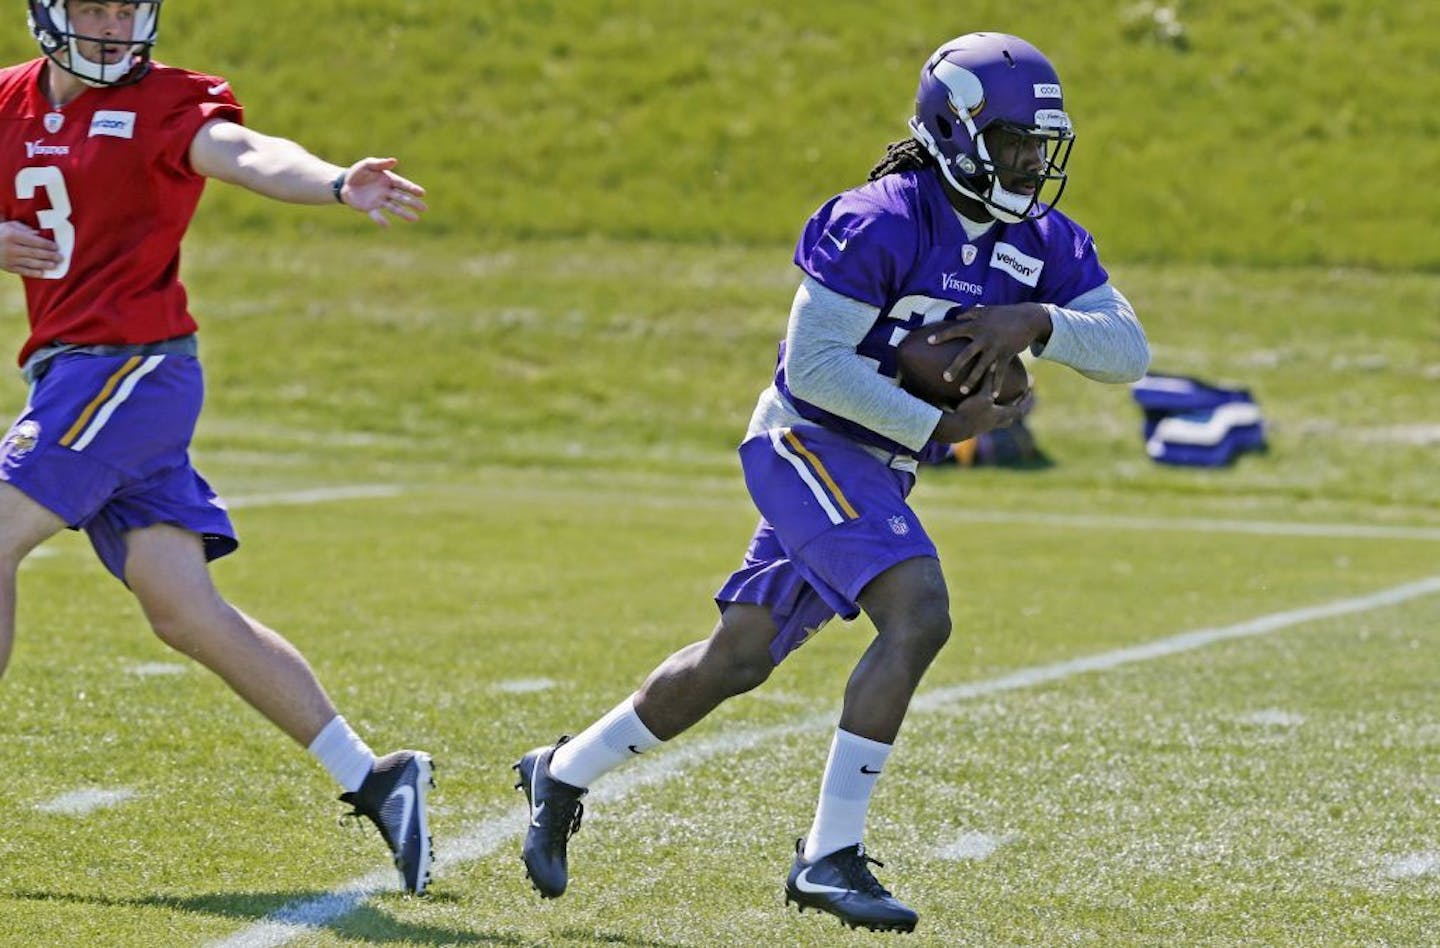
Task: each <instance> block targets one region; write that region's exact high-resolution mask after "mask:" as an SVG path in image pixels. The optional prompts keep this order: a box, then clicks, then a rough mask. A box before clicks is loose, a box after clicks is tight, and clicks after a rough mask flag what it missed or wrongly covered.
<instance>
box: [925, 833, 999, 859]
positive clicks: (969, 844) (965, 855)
mask: <svg viewBox="0 0 1440 948" xmlns="http://www.w3.org/2000/svg"><path fill="white" fill-rule="evenodd" d="M1015 838H1016V837H1015V834H1014V833H1005V834H1002V835H1000V836H995V835H993V834H991V833H977V832H975V831H973V830H971V831H969V832H965V833H961V834H960V838H959V839H956V840H954V841H953V842H949V843H946V844H945V845H943V846H940V847H938V848H937V849H936V850H935V854H936V855H937V856H939V857H940V858H941V859H957V860H972V861H976V862H978V861H979V860H981V859H989V858H990V857H991V856H993V855H995V850H997V849H999V848H1000V847H1001V846H1004V845H1005V844H1006V843H1011V842H1014V841H1015Z"/></svg>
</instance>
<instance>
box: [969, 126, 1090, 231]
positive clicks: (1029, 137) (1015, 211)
mask: <svg viewBox="0 0 1440 948" xmlns="http://www.w3.org/2000/svg"><path fill="white" fill-rule="evenodd" d="M1074 143H1075V135H1074V133H1072V132H1071V131H1070V128H1069V126H1068V124H1067V125H1066V126H1065V127H1064V128H1058V127H1057V128H1041V127H1039V126H1023V125H1016V124H1013V123H1009V122H994V123H992V124H991V125H990V126H989V127H987V128H986V129H985V130H984V131H982V132H981V133H980V135H979V136H978V137H977V138H976V139H975V151H976V162H977V163H978V164H979V166H980V173H979V174H977V175H973V176H970V177H969V179H968V180H966V179H962V183H961V184H959V185H957V187H958V188H959V190H960V191H961V192H963V193H965V194H968V195H969V196H970V197H973V198H975V199H976V200H978V201H980V202H981V203H983V204H984V205H985V206H986V207H987V208H989V209H990V211H991V213H993V214H994V215H995V216H996V217H997V218H998V219H1000V220H1002V221H1005V222H1006V223H1010V224H1014V223H1017V222H1019V221H1022V220H1025V219H1026V218H1029V217H1038V216H1040V214H1041V213H1044V211H1039V213H1037V210H1039V208H1040V207H1041V206H1042V205H1043V206H1044V208H1045V209H1046V210H1048V209H1049V208H1051V207H1054V206H1055V204H1056V203H1057V202H1059V200H1060V195H1061V194H1063V193H1064V192H1065V183H1066V180H1067V179H1066V176H1065V165H1066V164H1067V163H1068V162H1069V161H1070V147H1071V146H1072V145H1073V144H1074ZM1032 152H1033V153H1034V154H1035V155H1038V156H1039V157H1038V159H1034V160H1033V161H1032V160H1029V159H1027V157H1026V156H1027V153H1032ZM1007 184H1008V185H1009V187H1006V185H1007ZM967 185H968V186H967Z"/></svg>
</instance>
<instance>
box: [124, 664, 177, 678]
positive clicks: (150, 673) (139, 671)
mask: <svg viewBox="0 0 1440 948" xmlns="http://www.w3.org/2000/svg"><path fill="white" fill-rule="evenodd" d="M189 670H190V666H189V665H180V664H177V663H175V662H138V663H136V664H134V665H131V666H129V667H128V668H126V669H125V671H126V672H128V673H129V674H131V675H138V676H139V677H141V678H153V677H155V676H157V675H183V674H185V673H186V672H188V671H189Z"/></svg>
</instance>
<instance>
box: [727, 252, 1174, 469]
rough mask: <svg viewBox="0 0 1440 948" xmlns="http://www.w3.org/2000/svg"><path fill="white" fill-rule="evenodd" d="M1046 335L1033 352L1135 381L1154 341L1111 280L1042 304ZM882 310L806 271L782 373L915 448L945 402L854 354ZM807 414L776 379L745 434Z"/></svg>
mask: <svg viewBox="0 0 1440 948" xmlns="http://www.w3.org/2000/svg"><path fill="white" fill-rule="evenodd" d="M1045 307H1046V309H1047V310H1048V311H1049V313H1050V322H1051V326H1052V328H1051V334H1050V339H1049V341H1048V342H1046V343H1045V344H1044V345H1043V346H1042V345H1036V346H1032V347H1031V354H1032V355H1035V356H1037V357H1038V358H1042V359H1047V360H1049V361H1052V362H1059V363H1061V364H1063V365H1068V366H1070V367H1071V368H1073V369H1075V370H1076V371H1078V372H1080V373H1081V374H1082V375H1084V376H1086V377H1087V378H1092V379H1095V380H1097V381H1101V382H1132V381H1134V380H1136V379H1138V378H1140V376H1142V375H1144V374H1145V370H1146V368H1147V367H1148V365H1149V362H1150V347H1149V343H1148V342H1147V341H1146V339H1145V332H1144V330H1143V329H1142V328H1141V326H1140V322H1139V320H1138V319H1136V317H1135V311H1134V309H1133V308H1132V307H1131V306H1130V302H1129V301H1128V300H1126V299H1125V297H1124V296H1123V295H1122V294H1121V293H1120V291H1119V290H1117V289H1115V288H1114V287H1112V286H1111V285H1110V284H1109V283H1105V284H1102V285H1101V286H1098V287H1096V288H1095V289H1093V290H1089V291H1087V292H1085V293H1082V294H1081V295H1080V296H1078V297H1076V298H1075V299H1073V300H1071V301H1069V302H1068V303H1066V304H1065V305H1064V306H1055V305H1052V304H1045ZM879 315H880V310H879V309H878V308H876V307H874V306H871V305H870V304H869V303H862V302H860V301H859V300H855V299H851V298H850V297H848V296H844V295H842V294H840V293H837V292H835V291H834V290H831V289H829V288H827V287H826V286H824V285H823V284H821V283H819V282H818V281H816V280H815V279H813V278H812V277H809V276H807V277H805V279H804V280H803V281H802V282H801V284H800V288H799V289H798V290H797V291H796V293H795V300H794V302H793V303H792V304H791V307H790V323H789V327H788V329H787V331H786V334H785V379H786V384H787V385H788V386H789V388H790V390H791V391H792V392H793V393H794V394H795V395H796V397H798V398H802V399H804V400H805V401H807V402H810V403H812V404H814V405H817V406H819V407H821V408H824V409H825V410H826V411H830V412H833V413H834V414H837V415H840V416H841V417H844V418H848V419H850V420H851V421H854V422H857V423H859V424H861V425H864V426H865V427H866V428H869V429H870V430H871V431H874V432H876V433H878V434H881V435H884V436H885V437H887V438H890V439H891V440H893V441H897V442H899V443H900V444H903V445H905V446H906V447H908V448H911V449H912V450H916V451H918V450H919V449H920V448H922V447H924V445H925V443H926V442H927V441H928V440H929V439H930V435H931V433H932V432H933V431H934V430H935V425H936V424H937V423H938V422H939V420H940V409H938V408H936V407H934V406H933V405H929V404H927V403H925V402H923V401H921V400H920V399H918V398H915V397H914V396H912V395H910V394H909V393H907V392H905V391H903V390H901V389H900V388H899V387H898V386H897V385H896V383H895V380H894V379H891V378H888V377H886V376H884V375H881V374H880V373H878V372H877V371H876V370H875V368H876V364H875V361H874V360H873V359H868V358H866V357H864V356H862V355H860V354H859V353H858V352H857V351H856V347H857V346H859V345H860V342H861V341H862V340H863V339H864V338H865V335H866V333H868V332H869V331H870V328H871V327H872V326H873V325H874V324H875V320H876V318H877V317H878V316H879ZM803 423H804V419H803V418H802V417H801V416H800V414H799V413H798V412H796V411H795V408H794V406H792V405H791V404H790V403H789V401H788V400H787V399H786V398H785V396H784V395H782V394H781V393H780V392H779V390H778V389H776V388H775V387H774V386H773V385H772V386H770V387H769V388H768V389H766V390H765V391H764V392H762V393H761V395H760V400H759V402H758V403H757V404H756V406H755V412H754V414H753V415H752V416H751V419H750V428H749V432H748V433H747V437H751V436H754V435H756V434H758V433H760V432H762V431H766V430H769V429H770V428H775V427H782V426H787V425H793V424H803Z"/></svg>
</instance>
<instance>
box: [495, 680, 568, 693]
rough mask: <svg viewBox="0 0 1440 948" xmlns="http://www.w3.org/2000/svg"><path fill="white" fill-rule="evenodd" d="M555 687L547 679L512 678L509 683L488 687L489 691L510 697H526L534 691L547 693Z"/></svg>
mask: <svg viewBox="0 0 1440 948" xmlns="http://www.w3.org/2000/svg"><path fill="white" fill-rule="evenodd" d="M554 687H555V682H554V681H552V680H551V679H549V678H512V679H511V680H509V681H501V682H496V683H495V684H494V685H491V686H490V690H491V691H503V692H505V693H506V694H511V695H526V694H530V693H532V692H535V691H549V690H550V689H551V688H554Z"/></svg>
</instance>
